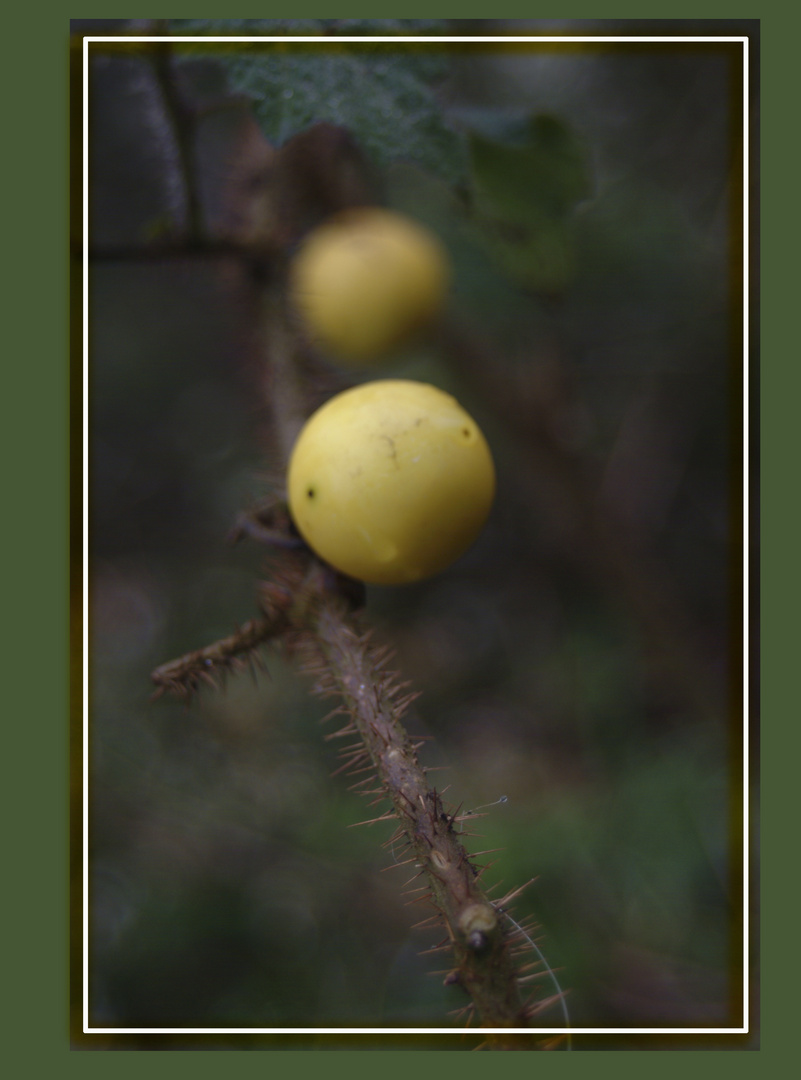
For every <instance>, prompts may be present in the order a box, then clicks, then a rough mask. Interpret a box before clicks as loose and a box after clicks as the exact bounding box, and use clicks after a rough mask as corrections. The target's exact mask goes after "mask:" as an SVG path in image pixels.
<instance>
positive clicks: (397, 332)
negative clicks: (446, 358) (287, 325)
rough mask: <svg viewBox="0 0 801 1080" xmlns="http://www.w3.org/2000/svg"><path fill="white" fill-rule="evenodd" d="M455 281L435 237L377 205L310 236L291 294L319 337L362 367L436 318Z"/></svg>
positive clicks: (332, 222)
mask: <svg viewBox="0 0 801 1080" xmlns="http://www.w3.org/2000/svg"><path fill="white" fill-rule="evenodd" d="M449 277H450V267H449V262H448V257H447V255H446V253H445V250H444V248H443V247H442V245H441V244H440V242H439V241H438V240H437V239H436V237H435V236H434V235H433V233H430V232H429V231H428V230H427V229H425V228H424V227H423V226H422V225H418V224H417V223H416V222H414V221H411V220H410V219H409V218H406V217H404V216H402V215H401V214H396V213H394V212H392V211H389V210H381V209H377V208H373V207H370V208H361V209H358V210H349V211H347V212H345V213H342V214H339V215H337V216H336V217H334V218H331V219H330V220H329V221H327V222H325V223H324V224H323V225H320V226H318V228H316V229H314V230H313V231H312V232H311V233H310V234H309V236H308V237H307V238H306V240H305V241H304V243H303V244H302V245H301V247H300V249H299V251H298V253H297V255H296V256H295V258H294V259H293V261H292V266H291V271H290V294H291V296H292V299H293V301H294V304H295V306H296V308H297V310H298V311H299V312H300V314H301V315H302V317H303V319H304V321H305V323H306V326H307V328H308V331H309V333H310V336H311V337H312V339H313V340H315V341H316V342H317V343H318V344H319V345H320V346H321V347H322V348H324V349H326V350H328V351H330V352H331V353H332V354H334V355H335V356H336V357H337V358H338V359H339V360H341V361H343V362H344V363H346V364H352V365H355V366H362V365H369V364H371V363H374V362H376V361H377V360H379V359H381V358H382V357H383V356H384V355H386V353H387V352H389V351H390V350H392V349H393V348H395V346H397V345H399V344H401V343H402V342H403V341H405V340H407V339H408V338H409V337H410V336H411V335H412V334H413V333H414V332H415V331H417V330H418V329H420V328H421V327H422V326H424V325H425V324H426V323H428V322H429V321H430V320H431V319H433V318H434V316H435V315H436V314H437V313H438V312H439V311H440V309H441V308H442V306H443V303H444V301H445V297H446V294H447V290H448V284H449Z"/></svg>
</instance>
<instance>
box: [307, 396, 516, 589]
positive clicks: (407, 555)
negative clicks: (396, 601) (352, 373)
mask: <svg viewBox="0 0 801 1080" xmlns="http://www.w3.org/2000/svg"><path fill="white" fill-rule="evenodd" d="M287 490H288V496H289V509H290V512H291V514H292V518H293V520H294V522H295V525H296V526H297V528H298V530H299V532H300V534H301V535H302V536H303V538H304V540H305V541H306V542H307V543H308V545H309V546H310V547H311V548H312V549H313V550H314V551H315V552H316V553H317V554H318V555H319V556H320V557H321V558H322V559H324V560H325V561H326V562H328V563H330V564H331V565H332V566H334V567H335V568H336V569H337V570H340V571H342V573H344V574H348V575H349V576H351V577H354V578H358V579H360V580H361V581H366V582H371V583H374V584H382V585H399V584H402V583H404V582H411V581H419V580H420V579H421V578H426V577H430V576H431V575H432V574H436V573H438V572H439V571H440V570H443V569H444V568H445V567H446V566H449V565H450V564H451V563H452V562H453V561H454V560H455V559H457V558H458V557H459V556H460V555H461V554H462V553H463V552H465V551H466V550H467V548H468V547H469V546H470V545H471V544H472V542H473V541H474V540H475V539H476V537H477V536H478V533H479V532H480V530H481V528H482V526H483V525H484V523H485V521H486V519H487V515H488V514H489V511H490V507H491V505H492V500H493V497H494V495H495V469H494V466H493V462H492V455H491V453H490V450H489V447H488V445H487V442H486V440H485V438H484V436H483V434H482V433H481V431H480V429H479V427H478V425H477V424H476V422H475V421H474V420H473V419H472V417H471V416H469V415H468V413H466V412H465V411H464V409H463V408H462V407H461V406H460V405H459V403H458V402H457V401H456V400H455V399H454V398H452V397H451V396H450V394H446V393H444V392H443V391H442V390H438V389H437V388H436V387H433V386H429V385H428V384H427V383H420V382H413V381H411V380H407V379H382V380H378V381H376V382H369V383H364V384H362V385H361V386H355V387H352V388H351V389H350V390H345V391H344V392H343V393H341V394H337V395H336V397H333V398H331V399H330V401H328V402H326V404H325V405H323V406H322V407H321V408H320V409H318V410H317V412H315V413H314V414H313V415H312V416H311V417H310V418H309V419H308V420H307V422H306V424H305V425H304V427H303V429H302V431H301V432H300V435H299V436H298V439H297V441H296V443H295V446H294V448H293V451H292V455H291V458H290V462H289V471H288V476H287Z"/></svg>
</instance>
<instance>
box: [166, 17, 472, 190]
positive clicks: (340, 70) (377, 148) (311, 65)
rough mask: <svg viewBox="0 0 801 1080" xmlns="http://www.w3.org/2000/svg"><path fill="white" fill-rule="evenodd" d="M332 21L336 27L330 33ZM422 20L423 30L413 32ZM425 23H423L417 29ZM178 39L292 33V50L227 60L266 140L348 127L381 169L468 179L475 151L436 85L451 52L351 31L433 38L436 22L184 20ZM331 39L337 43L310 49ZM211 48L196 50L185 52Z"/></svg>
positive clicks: (222, 55)
mask: <svg viewBox="0 0 801 1080" xmlns="http://www.w3.org/2000/svg"><path fill="white" fill-rule="evenodd" d="M328 23H331V24H335V26H329V25H328ZM413 23H414V25H413ZM417 23H419V25H417ZM173 27H174V28H175V29H176V31H177V32H179V33H192V34H204V35H205V34H208V35H212V34H226V35H235V34H244V33H247V34H250V35H258V34H265V35H272V36H275V35H277V34H285V35H286V36H287V38H288V39H294V40H292V41H290V40H288V41H287V43H286V44H283V43H277V44H269V43H265V44H261V45H260V44H259V43H253V44H252V45H244V46H242V48H241V49H239V48H237V47H235V46H231V47H222V49H221V51H220V52H219V54H218V58H219V60H220V62H221V63H222V64H223V65H224V67H225V68H226V70H227V72H228V76H229V79H230V82H231V86H232V88H233V89H234V90H236V91H239V92H241V93H244V94H246V95H248V96H249V97H250V98H251V99H252V100H253V104H254V111H255V114H256V116H257V119H258V120H259V123H260V125H261V127H262V129H263V131H264V133H265V135H266V136H267V138H268V139H269V140H270V141H271V142H272V143H274V144H276V145H281V144H283V143H284V142H285V141H286V140H287V139H289V138H291V137H292V136H293V135H296V134H298V132H300V131H303V130H304V129H305V128H307V127H309V126H310V125H312V124H314V123H319V122H320V121H329V122H331V123H334V124H338V125H341V126H343V127H346V128H348V129H349V130H350V131H351V132H352V133H353V134H354V136H355V137H356V138H357V139H358V141H359V143H360V144H361V146H362V147H363V148H364V150H365V151H366V153H367V154H368V155H369V156H370V157H371V158H372V159H373V161H374V162H375V163H376V165H377V166H379V167H380V168H385V167H386V166H387V165H389V164H390V163H391V162H393V161H397V160H407V161H413V162H415V163H416V164H418V165H421V166H422V167H424V168H427V169H429V170H431V171H432V172H434V173H436V174H437V175H439V176H441V177H443V178H444V179H446V180H448V181H449V182H452V183H458V182H464V180H465V178H466V175H467V153H466V147H465V141H464V138H463V136H462V135H461V134H459V133H458V132H457V131H455V130H454V129H453V128H451V127H450V126H449V125H448V123H447V122H446V120H445V118H444V116H443V114H442V111H441V109H440V107H439V105H438V102H437V100H436V97H435V94H434V87H435V86H436V85H437V83H439V82H441V81H442V80H443V79H444V78H445V77H446V76H447V74H448V60H447V55H446V52H445V51H444V50H442V51H440V50H436V49H434V50H432V49H431V48H430V47H428V46H426V45H424V46H421V47H419V48H418V47H416V46H415V45H414V44H404V45H395V44H393V43H391V42H389V43H381V42H365V43H364V44H361V43H349V42H345V41H341V40H338V35H340V36H341V35H348V34H353V35H357V34H376V33H381V34H386V35H397V34H400V33H403V34H426V35H430V36H436V35H435V34H433V30H434V29H435V28H436V29H442V24H441V23H440V22H437V21H436V20H417V21H415V20H326V21H322V20H321V21H318V22H314V21H313V20H298V21H292V20H276V21H272V20H216V21H215V20H212V21H208V22H207V21H205V20H180V21H178V22H175V23H173ZM310 34H311V35H314V34H327V35H329V36H330V44H319V43H312V44H308V43H305V44H304V43H303V41H302V37H303V36H304V35H305V36H308V35H310ZM210 48H212V46H205V45H203V44H199V43H196V44H193V45H189V44H188V45H185V46H182V50H183V49H186V50H195V51H197V50H202V51H203V52H205V53H208V51H209V49H210Z"/></svg>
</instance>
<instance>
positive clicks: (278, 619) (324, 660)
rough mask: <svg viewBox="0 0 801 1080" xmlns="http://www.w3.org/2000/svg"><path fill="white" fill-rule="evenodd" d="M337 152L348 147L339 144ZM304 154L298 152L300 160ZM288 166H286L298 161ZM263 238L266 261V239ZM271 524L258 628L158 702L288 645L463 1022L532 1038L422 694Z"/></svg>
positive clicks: (305, 554)
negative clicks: (386, 823) (378, 828)
mask: <svg viewBox="0 0 801 1080" xmlns="http://www.w3.org/2000/svg"><path fill="white" fill-rule="evenodd" d="M169 59H170V58H169V56H168V54H166V53H165V54H161V53H157V61H158V67H159V76H160V84H161V88H162V92H163V95H164V106H165V109H166V111H167V112H168V113H169V114H171V116H172V119H173V122H174V125H175V130H176V133H177V136H178V137H179V142H180V147H181V160H182V166H183V175H184V181H185V188H186V195H187V200H188V203H189V207H190V226H191V227H190V231H189V241H190V243H195V244H197V243H198V242H199V237H200V235H201V234H200V231H199V230H200V224H201V223H200V216H199V204H196V197H195V185H194V182H193V175H192V168H191V145H192V130H191V129H192V118H191V110H187V108H186V107H185V103H184V102H183V101H182V99H180V98H179V97H178V95H177V90H176V88H175V85H174V83H173V79H174V73H173V67H172V65H171V64H170V63H169ZM329 127H330V126H329ZM321 136H322V141H321V143H320V145H328V144H330V143H331V141H332V139H331V136H332V132H331V131H330V130H328V129H327V128H326V130H325V131H322V132H321ZM304 138H306V139H307V137H306V136H304ZM307 141H308V140H307ZM334 145H335V146H336V147H340V146H342V145H344V144H342V143H341V142H340V141H337V140H334ZM308 149H309V148H308V147H307V146H306V142H304V153H306V152H307V151H308ZM306 156H308V153H306ZM287 160H288V161H291V160H292V158H291V156H290V157H288V158H287ZM332 164H333V163H332V162H331V161H327V162H326V165H327V168H326V170H325V171H326V175H327V174H328V173H329V172H330V173H331V174H332V176H333V180H332V184H333V185H334V186H336V169H334V168H329V166H331V165H332ZM358 189H359V183H358V182H357V183H356V185H355V189H354V187H353V185H348V187H347V190H345V191H344V192H343V191H340V190H339V189H337V190H336V191H335V192H333V194H332V192H331V191H330V190H329V192H328V195H329V196H330V198H329V199H328V201H329V202H334V203H335V202H342V201H345V202H348V201H350V202H352V201H354V200H355V201H358V200H359V198H360V195H359V190H358ZM332 208H333V207H329V209H332ZM267 219H268V220H272V221H274V220H275V215H267ZM262 239H263V240H266V241H267V245H266V247H267V249H269V247H270V243H269V241H270V237H262ZM251 255H252V247H251V246H249V245H248V244H246V243H243V245H242V266H243V269H245V270H246V269H247V267H248V265H249V264H248V260H249V258H251ZM280 276H281V274H280V260H279V263H278V272H277V273H275V274H269V275H266V276H265V275H263V274H261V273H259V274H252V275H251V283H252V286H253V289H254V294H255V305H254V308H255V312H256V313H257V315H256V319H257V323H258V332H259V337H260V341H259V345H258V354H259V355H258V360H259V367H260V370H261V371H262V378H261V380H260V390H261V393H262V394H263V397H264V400H265V403H266V405H267V409H268V411H269V414H270V422H271V427H272V434H273V442H274V443H275V444H277V445H276V451H277V453H278V455H279V456H280V457H281V458H282V459H283V460H284V461H286V459H287V457H288V454H289V451H290V449H291V446H292V443H293V442H294V438H295V436H296V434H297V431H298V429H299V426H300V424H301V423H302V421H303V419H304V417H305V416H306V415H307V414H308V412H309V411H310V407H309V406H310V402H309V397H310V396H311V395H309V394H304V386H303V380H302V376H301V372H302V367H303V365H302V347H301V346H300V344H299V341H298V335H297V333H296V330H295V327H294V326H293V325H292V319H291V315H290V313H289V312H288V311H287V309H286V305H285V303H284V301H283V294H282V290H281V287H280ZM312 404H313V403H312ZM273 526H274V522H268V523H266V524H265V522H263V521H258V520H255V521H254V520H251V521H250V522H249V527H248V523H247V522H245V523H244V524H243V522H241V521H240V523H239V524H238V526H237V528H236V530H235V538H237V537H238V536H239V535H244V534H245V533H249V534H250V535H252V536H255V537H256V538H257V539H262V540H264V541H265V542H267V543H268V544H270V545H271V546H272V549H273V551H276V550H278V551H279V552H280V555H279V557H278V561H277V562H276V563H275V565H274V568H273V573H272V574H271V578H270V580H268V581H265V582H263V583H262V584H261V586H260V590H259V595H258V599H259V605H260V608H261V611H262V615H261V617H260V618H257V619H253V620H251V621H250V622H248V623H246V624H245V625H244V626H242V627H240V628H239V629H237V630H236V631H235V632H234V633H233V634H231V635H230V636H229V637H227V638H224V639H222V640H221V641H218V642H216V643H214V644H213V645H210V646H207V647H206V648H203V649H199V650H197V651H195V652H191V653H188V654H186V655H185V656H182V657H180V658H179V659H177V660H174V661H172V662H170V663H168V664H164V665H162V666H161V667H159V668H157V669H156V670H155V671H154V672H153V675H152V678H153V682H154V683H155V685H156V696H159V695H160V694H163V693H165V692H173V693H176V694H179V695H181V696H189V695H190V694H191V693H192V692H193V691H195V690H197V689H198V688H200V686H201V685H202V684H204V683H208V684H211V685H213V686H215V685H217V680H218V678H220V677H224V676H225V675H226V674H227V673H229V672H232V671H237V670H239V669H241V668H243V667H245V666H246V665H247V663H248V662H251V663H252V662H253V658H254V656H255V655H256V654H257V651H258V649H259V648H260V647H261V646H262V645H263V644H264V643H265V642H267V641H270V640H274V639H282V640H283V641H285V642H286V643H288V644H290V645H292V646H294V647H295V649H296V650H297V651H298V652H299V653H300V655H301V656H302V658H303V661H304V665H305V667H306V669H307V670H308V671H310V672H311V673H312V674H313V675H314V676H315V678H316V681H317V689H318V691H319V692H320V693H322V694H335V695H337V696H338V697H339V698H340V699H341V705H340V706H339V708H338V709H336V710H335V711H334V714H333V715H341V714H343V713H344V715H345V716H346V717H347V720H346V722H345V724H344V726H343V727H341V728H340V729H339V730H338V731H336V732H334V733H333V734H332V735H331V736H329V738H331V739H340V738H341V739H349V740H350V741H349V742H348V743H347V744H346V745H345V746H344V748H343V749H342V750H341V752H340V756H341V758H342V766H341V767H340V769H338V770H337V772H344V773H346V774H347V775H348V776H353V775H355V774H358V776H359V777H360V778H359V779H357V780H356V781H355V783H354V784H353V789H354V790H356V791H358V792H361V793H363V794H368V795H373V796H377V799H376V801H381V800H382V799H386V800H388V801H389V803H390V807H391V809H390V810H389V811H388V812H387V813H385V814H383V815H381V816H380V818H378V819H377V820H395V821H397V822H398V829H397V832H396V834H395V836H394V837H392V838H391V840H390V841H389V843H390V844H393V845H396V844H397V845H399V846H400V847H402V849H403V850H404V852H405V855H404V857H403V858H401V860H400V862H399V865H407V866H409V867H411V868H412V869H413V870H415V871H417V873H414V874H413V878H416V877H421V878H422V879H423V881H424V882H425V883H426V884H425V885H424V886H423V887H422V889H421V890H415V892H414V893H413V895H414V896H415V900H414V901H413V902H414V903H428V904H429V905H430V906H431V907H432V908H433V910H434V914H433V915H432V916H431V917H429V918H426V919H424V920H423V923H422V924H418V925H437V924H438V923H441V922H444V926H445V929H446V936H445V938H444V939H443V941H442V942H441V943H440V944H439V945H438V946H436V947H435V949H434V950H432V951H435V952H436V951H439V950H448V949H450V950H452V953H453V964H452V967H451V968H450V969H449V970H448V972H447V973H446V978H445V981H446V983H447V984H459V985H461V986H462V987H463V989H464V990H465V991H466V992H467V994H468V995H469V996H470V999H471V1003H470V1004H468V1006H467V1007H466V1009H465V1010H461V1011H460V1012H462V1013H464V1012H466V1013H468V1022H469V1019H470V1018H472V1015H473V1013H475V1014H476V1017H477V1020H478V1022H479V1024H480V1026H481V1027H484V1028H491V1029H508V1028H528V1027H530V1022H531V1019H532V1017H533V1016H534V1015H535V1014H536V1013H538V1012H541V1011H542V1010H543V1009H544V1008H546V1007H548V1006H549V1005H550V1004H551V1002H552V1000H553V999H548V1000H546V1001H543V1000H542V998H541V997H539V999H538V995H536V994H535V995H534V996H533V998H530V999H529V1000H528V1001H526V1000H524V995H523V993H522V992H521V985H522V984H523V983H527V982H528V981H529V980H530V979H531V975H530V974H528V973H529V972H530V971H531V967H532V965H531V964H530V963H529V964H527V965H526V966H524V967H522V968H521V967H520V962H519V957H520V954H521V953H522V954H525V955H526V959H527V960H530V959H531V952H530V945H529V942H530V939H529V938H528V935H527V933H526V931H525V930H524V929H523V928H522V927H520V926H519V925H518V924H516V923H513V922H512V923H511V925H512V927H513V929H511V930H510V929H509V928H508V926H507V922H506V920H505V919H504V917H503V912H504V904H505V903H507V902H508V901H509V900H510V899H511V898H512V896H513V895H515V894H516V893H517V892H519V891H520V890H514V891H513V893H510V894H509V896H507V897H504V898H503V899H502V900H500V901H498V902H497V903H493V902H491V901H490V900H489V899H488V897H487V895H486V893H485V892H484V890H483V889H482V887H481V885H480V883H479V879H480V876H481V870H480V869H479V867H477V866H475V865H474V863H473V862H472V857H471V856H470V855H468V853H467V851H466V849H465V848H464V846H463V845H462V842H461V840H460V838H459V835H457V832H456V830H455V829H454V824H455V823H457V822H459V821H460V820H461V819H460V818H459V816H458V811H452V810H449V809H447V808H446V807H445V806H444V804H443V802H442V798H441V795H440V793H439V792H437V791H436V789H435V788H433V787H431V786H430V785H429V783H428V780H427V777H426V772H425V769H424V768H423V767H422V766H421V765H420V763H419V761H418V757H417V751H418V749H419V746H420V745H421V744H415V743H414V742H413V741H412V740H411V738H410V737H409V735H408V734H407V732H406V730H405V728H404V726H403V723H402V718H403V716H404V714H405V713H406V711H407V710H408V708H409V706H410V705H411V703H412V701H413V700H414V699H415V697H416V695H415V694H413V693H409V692H408V690H407V688H406V687H405V685H404V684H403V683H401V682H399V681H398V678H397V676H395V675H392V674H388V673H387V671H386V670H385V665H386V663H387V662H388V659H389V654H388V653H387V652H386V651H383V650H381V649H379V648H377V647H376V646H374V645H372V644H371V642H370V638H369V634H368V633H365V631H364V629H363V628H362V627H361V624H360V621H359V618H358V617H357V615H356V614H355V612H354V608H355V607H357V606H359V601H360V600H361V593H362V587H361V586H360V585H359V583H356V582H352V581H349V580H348V579H344V578H342V576H341V575H338V574H336V573H334V572H333V571H332V570H331V569H330V568H328V567H326V566H324V565H323V564H322V563H320V562H319V561H318V560H317V559H316V558H315V557H314V556H313V555H312V553H311V552H309V551H308V550H307V549H306V548H305V547H301V548H299V547H298V546H297V543H296V541H297V538H296V537H293V536H292V535H291V532H290V529H291V526H289V528H287V531H286V533H285V535H284V540H285V541H286V542H284V543H278V544H275V543H274V541H275V539H276V532H278V533H280V532H281V528H282V526H285V527H286V526H288V523H287V521H286V519H284V521H283V522H279V527H278V529H277V530H276V529H275V528H274V527H273ZM260 529H261V530H262V531H261V532H260ZM278 539H279V540H280V539H281V537H280V536H279V537H278ZM363 774H366V775H363ZM481 854H483V853H481ZM418 892H419V893H420V895H417V894H418ZM524 1038H525V1037H524ZM487 1045H488V1046H489V1047H490V1048H492V1049H534V1048H539V1047H537V1046H535V1045H534V1044H532V1043H531V1042H530V1041H528V1040H527V1041H526V1042H525V1043H524V1044H523V1045H522V1046H521V1045H520V1043H519V1042H515V1040H514V1039H513V1038H512V1037H511V1036H503V1035H502V1034H492V1035H490V1037H489V1039H488V1042H487Z"/></svg>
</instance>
